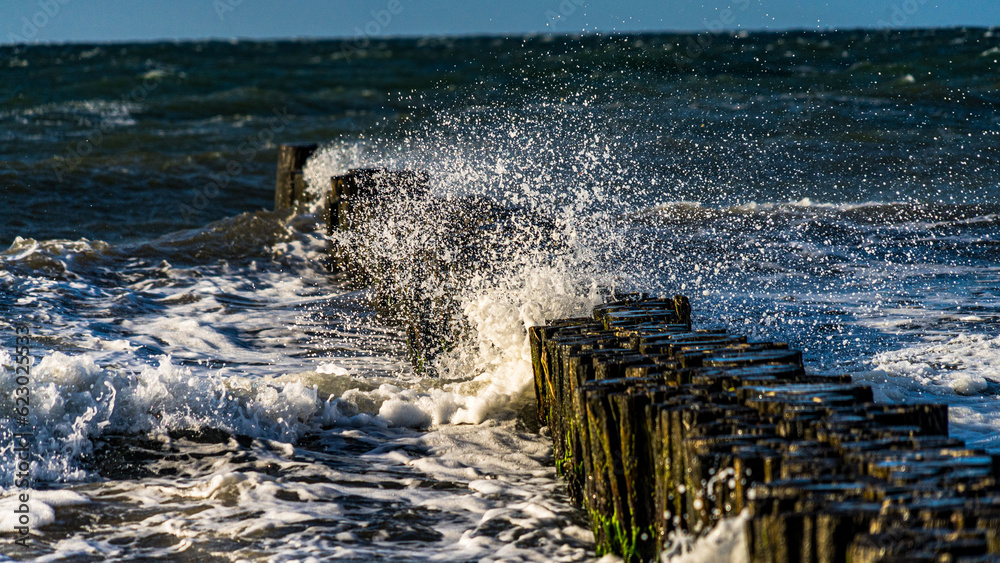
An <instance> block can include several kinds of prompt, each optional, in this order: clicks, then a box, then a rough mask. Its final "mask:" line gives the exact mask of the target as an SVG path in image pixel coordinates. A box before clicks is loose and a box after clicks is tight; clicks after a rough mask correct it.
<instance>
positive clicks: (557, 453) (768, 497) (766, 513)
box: [279, 159, 1000, 563]
mask: <svg viewBox="0 0 1000 563" xmlns="http://www.w3.org/2000/svg"><path fill="white" fill-rule="evenodd" d="M286 161H287V162H295V159H286ZM293 168H294V166H293ZM300 176H301V174H296V171H295V170H294V169H293V170H291V171H285V172H284V173H282V172H279V192H280V191H281V189H282V188H281V178H282V177H285V178H290V181H289V182H288V185H289V186H291V187H290V188H288V187H286V188H284V189H285V193H290V194H292V195H291V196H290V197H289V198H288V199H286V200H284V201H287V202H288V203H287V204H286V205H284V206H285V207H293V206H295V205H296V204H297V203H298V202H297V201H296V197H308V196H307V194H306V193H305V191H304V190H300V189H299V190H297V189H295V185H296V182H297V181H300V180H298V178H299V177H300ZM426 183H427V178H426V176H425V175H423V174H418V173H412V172H392V171H386V170H376V169H363V170H351V171H349V172H348V173H347V174H344V175H341V176H336V177H334V178H332V179H331V188H330V191H329V193H328V194H327V196H326V198H325V201H326V207H325V208H324V211H323V213H324V216H325V219H326V222H327V230H328V235H329V239H330V267H331V270H333V271H334V272H336V273H340V274H344V275H346V276H349V277H350V278H351V279H353V280H354V281H355V282H356V283H361V284H368V285H370V286H371V287H372V288H373V289H372V293H371V295H372V303H373V305H374V306H375V307H376V308H377V309H379V310H380V311H384V312H385V313H386V314H387V315H389V316H390V318H393V319H394V320H395V321H397V322H398V323H399V324H400V325H401V326H403V327H404V328H405V333H406V337H407V344H408V350H409V355H410V360H411V362H412V363H413V365H414V367H415V368H416V369H418V370H420V371H424V370H427V369H429V365H430V363H431V361H432V360H433V358H434V357H435V356H436V355H437V354H439V353H441V352H443V351H446V350H447V348H448V346H449V343H450V342H454V341H456V340H457V339H460V338H462V336H463V330H464V327H463V326H462V325H461V323H460V321H459V320H458V317H459V315H457V314H456V313H457V306H458V303H457V302H456V301H455V299H454V297H453V295H454V292H451V291H449V289H450V288H455V287H457V285H459V284H461V283H463V281H465V280H467V279H469V277H470V276H472V275H473V270H474V268H475V265H476V264H477V263H479V262H478V261H477V260H476V256H477V255H478V254H480V253H483V252H487V251H491V252H496V251H497V248H496V245H497V243H498V240H500V239H498V238H497V237H496V236H485V235H484V234H485V233H493V234H496V233H502V232H503V231H504V229H511V228H516V229H520V230H522V231H523V230H524V229H525V228H529V229H535V230H536V231H537V233H538V236H537V237H534V238H536V239H538V240H542V239H544V238H545V237H544V236H542V235H543V233H544V231H545V228H546V226H545V220H544V218H529V219H528V220H527V226H526V225H525V219H524V216H523V215H522V214H516V215H515V214H511V213H509V210H507V209H505V208H504V207H502V206H498V205H496V204H495V203H490V202H488V201H481V200H476V199H474V198H468V199H462V198H459V199H451V200H442V201H440V202H439V203H438V204H436V205H435V208H434V213H432V214H431V215H430V216H429V217H430V219H429V220H433V221H435V222H436V223H438V224H439V225H440V226H441V229H439V230H438V233H439V234H440V236H443V237H445V238H446V239H447V240H448V241H450V243H451V244H453V246H454V248H455V249H456V257H455V259H454V260H449V261H447V262H441V261H435V260H433V259H430V257H429V256H425V255H424V254H422V253H421V246H420V245H415V246H412V247H411V248H412V252H409V253H408V254H407V255H405V256H396V257H394V258H393V259H394V260H403V261H407V262H408V263H419V264H421V267H419V268H413V269H411V271H412V272H414V275H415V276H416V279H414V278H407V279H399V278H396V277H395V276H396V273H397V270H396V269H395V268H394V266H393V263H392V261H391V260H390V261H387V260H386V257H385V256H376V255H372V254H370V253H368V252H366V250H365V248H364V247H362V246H357V245H355V244H353V241H355V240H359V239H368V240H376V241H377V240H378V238H377V237H371V236H368V237H357V238H354V236H355V235H357V234H358V233H359V232H363V231H364V230H365V229H366V228H367V227H366V226H368V225H377V226H378V228H379V229H380V230H381V231H385V225H384V224H382V223H381V217H382V214H381V212H380V210H381V208H382V207H384V206H387V205H399V204H400V201H402V202H403V205H405V202H406V200H407V198H410V197H413V195H414V194H421V195H422V196H423V195H426V194H425V192H426ZM300 194H301V196H300ZM513 221H520V224H518V225H513V224H511V222H513ZM369 234H370V233H369ZM393 236H399V237H406V236H407V233H395V234H394V235H393ZM527 238H528V239H531V238H533V237H527ZM521 240H524V237H522V238H521ZM438 242H440V241H438ZM500 251H501V252H502V248H501V249H500ZM428 280H430V281H431V282H432V284H433V285H434V286H435V287H440V288H441V290H440V291H438V292H437V293H436V294H435V295H434V296H433V297H428V296H427V294H426V293H422V292H420V291H417V287H418V282H420V283H426V282H427V281H428ZM528 335H529V340H530V344H531V355H532V367H533V371H534V386H535V395H536V400H537V418H538V422H539V424H541V425H543V426H544V427H546V428H548V431H549V433H550V435H551V436H552V439H553V450H554V458H555V470H556V471H557V473H559V474H560V475H561V476H563V477H564V478H565V479H566V481H567V486H568V490H569V493H570V496H571V497H572V498H573V499H574V501H575V502H576V503H577V504H578V505H579V506H581V507H582V508H584V509H585V510H586V511H587V513H588V515H589V517H590V520H591V524H592V529H593V531H594V534H595V539H596V543H597V550H598V553H599V554H606V553H611V554H616V555H619V556H621V557H623V558H624V559H626V560H627V561H649V560H654V559H656V558H657V557H659V556H661V555H662V554H663V552H664V550H665V549H667V548H669V546H670V542H671V541H672V538H674V537H676V536H675V535H676V534H678V533H684V534H688V535H693V536H698V535H701V534H704V533H706V532H707V531H708V530H710V529H712V528H713V527H714V526H715V525H716V524H717V523H718V522H720V521H721V520H722V519H725V518H732V517H736V516H738V515H741V514H742V515H745V519H746V534H745V536H746V538H747V546H746V548H747V551H748V553H749V555H750V559H751V560H752V561H754V562H768V563H770V562H774V563H779V562H780V563H784V562H799V561H802V562H813V561H815V562H838V561H851V562H876V561H894V560H901V559H907V560H918V561H951V560H969V561H973V560H975V561H980V560H994V558H995V557H997V555H998V554H1000V495H997V494H996V493H997V477H998V474H1000V469H998V468H1000V463H998V460H997V458H996V457H994V456H992V455H989V454H987V453H986V452H985V451H982V450H976V449H972V448H967V447H966V446H965V444H964V443H963V442H962V441H960V440H957V439H953V438H950V437H949V436H948V412H947V408H946V406H944V405H941V404H935V403H914V404H904V405H898V404H896V405H893V404H878V403H875V402H874V400H873V399H874V397H873V393H872V390H871V388H870V387H868V386H866V385H862V384H857V383H854V382H852V380H851V378H850V377H849V376H828V375H816V374H810V373H807V371H806V370H805V369H804V367H803V363H802V354H801V352H799V351H797V350H794V349H790V348H789V346H788V345H787V344H784V343H781V342H760V341H750V340H749V339H748V338H747V337H745V336H741V335H734V334H728V333H726V332H720V331H706V330H698V329H697V328H696V327H693V326H692V322H691V306H690V303H689V301H688V299H687V298H686V297H684V296H680V295H678V296H674V297H673V298H657V297H648V296H645V295H632V296H626V297H624V298H623V297H621V296H619V297H617V298H614V299H612V300H610V301H609V302H607V303H604V304H603V305H599V306H597V307H596V308H594V310H593V315H592V316H591V317H586V318H569V319H553V320H549V322H548V323H547V324H545V325H541V326H533V327H530V328H529V329H528Z"/></svg>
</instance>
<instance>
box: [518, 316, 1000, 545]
mask: <svg viewBox="0 0 1000 563" xmlns="http://www.w3.org/2000/svg"><path fill="white" fill-rule="evenodd" d="M686 303H687V301H686V300H685V299H684V298H682V297H676V298H674V299H650V298H640V297H637V298H634V299H631V300H625V301H620V302H616V303H606V304H604V305H601V306H599V307H597V308H595V309H594V311H593V316H592V317H588V318H579V319H562V320H555V321H551V322H550V323H549V324H547V325H545V326H538V327H532V328H531V329H530V331H529V335H530V341H531V351H532V364H533V368H534V376H535V391H536V395H537V398H538V412H539V418H540V422H541V423H542V424H544V425H547V426H548V427H549V429H550V432H551V435H552V440H553V448H554V453H555V459H556V471H557V472H558V473H559V474H560V475H562V476H563V477H565V478H566V480H567V481H568V485H569V490H570V494H571V496H572V497H573V498H574V500H575V501H576V502H578V503H579V504H580V505H581V506H583V507H584V508H586V510H587V512H588V513H589V515H590V519H591V524H592V527H593V530H594V533H595V536H596V540H597V546H598V552H599V553H601V554H603V553H614V554H617V555H620V556H622V557H623V558H625V559H626V560H627V561H651V560H654V559H655V558H656V557H657V556H658V555H659V554H660V553H661V551H662V550H663V549H664V547H665V545H666V543H667V540H668V538H669V537H670V534H671V533H672V532H675V531H683V532H686V533H688V534H693V535H697V534H700V533H703V532H706V531H707V530H709V529H710V528H712V527H713V526H714V525H715V524H716V523H717V522H718V521H719V520H720V519H722V518H728V517H734V516H737V515H738V514H740V513H741V512H743V511H744V510H746V511H747V514H748V515H749V519H748V521H747V528H746V538H747V549H748V550H749V554H750V559H751V561H754V562H759V563H798V562H803V563H808V562H817V563H819V562H822V563H827V562H829V563H833V562H852V563H871V562H877V561H904V560H905V561H909V562H914V561H921V562H922V561H927V562H930V561H953V560H954V561H958V560H961V561H986V560H989V561H1000V494H998V493H1000V490H998V488H997V478H998V469H1000V463H998V461H1000V460H998V458H996V457H993V456H991V455H989V454H987V453H986V452H984V451H980V450H974V449H969V448H966V447H965V445H964V444H963V443H962V442H961V441H960V440H956V439H952V438H949V437H948V416H947V415H948V413H947V408H946V406H945V405H940V404H930V403H923V404H907V405H888V404H876V403H874V402H873V400H872V391H871V388H869V387H867V386H865V385H859V384H855V383H852V382H851V380H850V378H849V377H847V376H839V377H830V376H819V375H811V374H809V373H807V372H806V371H805V369H804V368H803V365H802V355H801V353H799V352H798V351H796V350H791V349H789V348H788V346H787V345H785V344H783V343H778V342H749V341H748V340H747V339H746V338H745V337H742V336H738V335H731V334H727V333H723V332H718V331H698V330H692V328H691V326H690V317H689V316H688V314H687V311H688V308H687V305H686Z"/></svg>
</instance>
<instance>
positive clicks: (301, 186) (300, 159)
mask: <svg viewBox="0 0 1000 563" xmlns="http://www.w3.org/2000/svg"><path fill="white" fill-rule="evenodd" d="M316 148H317V146H316V145H311V144H303V145H281V146H279V147H278V174H277V185H276V187H275V190H274V209H275V211H280V210H282V209H288V208H291V207H294V206H295V205H297V204H300V203H305V202H306V199H307V198H306V190H305V180H304V179H303V177H302V167H304V166H305V164H306V161H307V160H309V157H310V156H312V155H313V153H314V152H316Z"/></svg>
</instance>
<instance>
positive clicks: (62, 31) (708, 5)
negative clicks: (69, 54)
mask: <svg viewBox="0 0 1000 563" xmlns="http://www.w3.org/2000/svg"><path fill="white" fill-rule="evenodd" d="M956 25H977V26H983V25H990V26H997V25H1000V6H998V5H997V0H937V1H936V0H831V1H824V0H811V1H809V0H794V1H793V0H719V1H718V2H713V1H711V0H646V1H637V0H616V1H614V2H612V1H610V0H603V1H602V0H505V1H503V2H501V1H496V0H486V1H479V2H477V1H474V0H286V1H284V2H277V1H272V0H142V1H133V2H122V1H121V0H24V1H22V0H6V1H5V2H3V5H2V6H0V42H2V43H20V42H29V43H30V42H39V41H40V42H60V41H75V42H80V41H132V40H152V39H197V38H207V37H217V38H232V37H239V38H285V37H355V36H359V35H370V36H421V35H440V34H484V33H485V34H502V35H503V34H522V33H533V32H557V33H572V32H594V31H599V32H614V31H619V32H627V31H650V30H664V31H702V30H705V29H709V28H712V29H716V28H727V29H735V28H742V29H751V30H755V29H788V28H803V29H817V28H821V29H829V28H839V29H846V28H857V27H867V28H881V27H934V26H956Z"/></svg>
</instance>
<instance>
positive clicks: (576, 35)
mask: <svg viewBox="0 0 1000 563" xmlns="http://www.w3.org/2000/svg"><path fill="white" fill-rule="evenodd" d="M948 30H984V31H994V30H1000V26H994V25H942V26H928V27H864V26H862V27H847V28H834V27H830V28H823V29H812V28H804V27H787V28H779V29H776V28H766V27H764V28H742V27H736V28H730V29H720V30H718V31H712V30H707V29H701V30H634V31H580V32H547V31H530V32H519V33H503V32H497V33H489V32H488V33H441V34H417V33H413V34H396V35H379V36H368V35H365V34H362V35H327V36H324V35H298V36H291V37H289V36H281V37H267V36H263V37H240V36H236V37H218V36H206V37H184V38H179V37H174V38H170V37H160V38H152V39H108V40H99V39H97V40H82V39H81V40H76V39H67V40H51V41H32V42H23V43H10V42H6V41H3V40H0V47H21V46H23V47H43V46H62V45H129V44H154V43H206V42H218V43H241V42H247V43H253V42H259V43H279V42H297V41H317V42H319V41H351V40H357V39H360V38H364V39H367V40H369V41H400V40H415V39H476V38H493V39H516V38H536V37H554V38H555V37H558V38H585V37H601V36H609V37H610V36H631V35H680V36H692V35H703V34H706V33H707V34H710V35H728V36H733V37H738V36H740V35H741V34H744V33H746V34H780V33H813V34H824V33H850V32H879V33H886V32H892V33H899V32H914V31H948Z"/></svg>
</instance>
